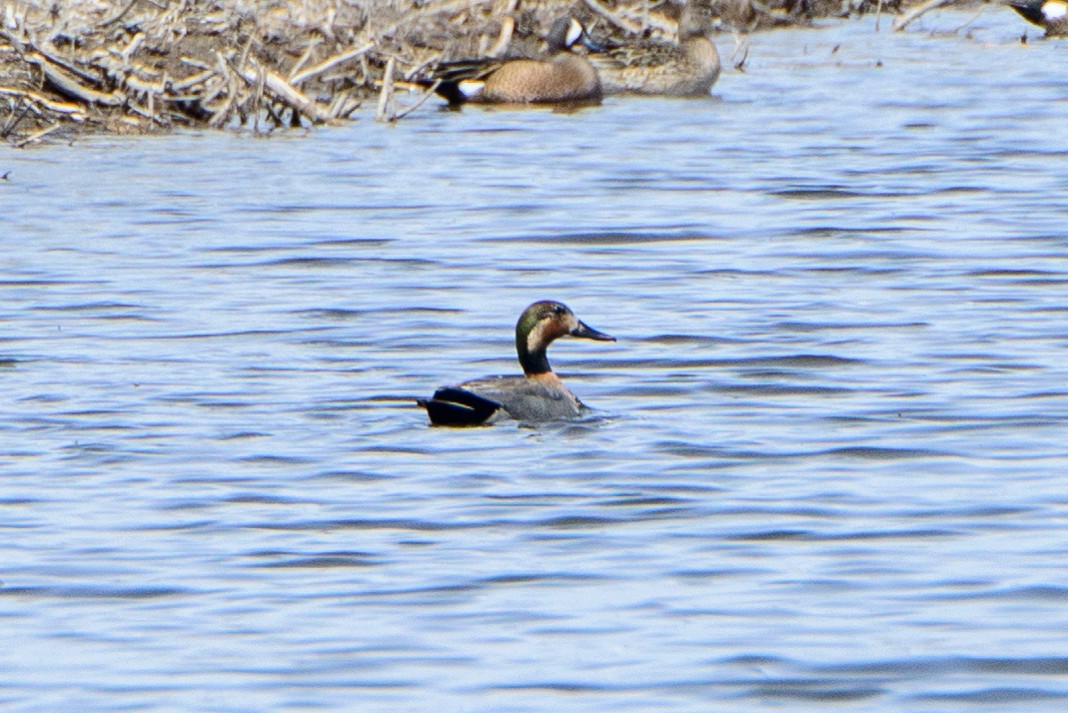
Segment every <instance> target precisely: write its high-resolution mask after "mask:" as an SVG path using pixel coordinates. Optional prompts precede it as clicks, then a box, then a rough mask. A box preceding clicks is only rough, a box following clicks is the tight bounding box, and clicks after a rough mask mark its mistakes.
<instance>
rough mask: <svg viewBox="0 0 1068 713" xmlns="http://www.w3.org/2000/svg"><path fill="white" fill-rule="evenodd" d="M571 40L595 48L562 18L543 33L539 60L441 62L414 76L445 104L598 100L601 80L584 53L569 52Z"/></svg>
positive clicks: (570, 21)
mask: <svg viewBox="0 0 1068 713" xmlns="http://www.w3.org/2000/svg"><path fill="white" fill-rule="evenodd" d="M577 42H582V43H583V44H587V45H588V46H591V47H596V46H595V45H593V44H592V42H591V41H590V40H589V36H588V35H586V29H585V28H584V27H583V26H582V24H581V23H579V22H578V21H577V20H574V19H572V18H563V19H561V20H558V21H557V22H556V23H555V24H554V25H553V28H552V29H551V30H550V32H549V37H548V45H549V56H548V57H546V58H544V59H496V58H492V57H484V58H479V59H465V60H459V61H455V62H446V63H444V64H441V65H439V66H438V67H436V68H435V70H434V72H433V73H432V74H431V76H430V77H429V78H427V79H422V80H419V84H421V85H423V86H428V87H429V86H433V87H435V91H437V93H438V94H440V95H441V96H443V97H445V98H446V99H448V100H449V103H451V104H463V103H465V102H480V103H496V104H526V103H561V102H573V101H590V100H597V99H600V98H601V81H600V78H599V76H598V75H597V70H595V69H594V68H593V65H592V64H590V62H589V60H587V59H586V58H585V57H582V56H579V55H577V54H574V53H572V52H571V51H570V50H571V47H572V45H574V44H575V43H577ZM597 49H599V48H597Z"/></svg>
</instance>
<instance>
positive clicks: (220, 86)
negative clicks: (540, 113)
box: [0, 0, 956, 147]
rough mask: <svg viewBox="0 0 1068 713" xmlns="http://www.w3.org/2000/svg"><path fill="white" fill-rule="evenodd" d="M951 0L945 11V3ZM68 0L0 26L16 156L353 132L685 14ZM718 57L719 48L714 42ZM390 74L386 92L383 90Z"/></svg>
mask: <svg viewBox="0 0 1068 713" xmlns="http://www.w3.org/2000/svg"><path fill="white" fill-rule="evenodd" d="M694 1H698V2H707V3H710V5H711V6H712V7H714V8H715V11H716V13H717V14H716V16H717V17H719V18H720V24H721V27H722V30H723V31H722V32H720V33H718V34H717V35H716V36H715V37H713V39H714V40H716V39H717V37H720V38H723V40H728V39H730V38H731V37H732V36H734V37H737V36H739V35H740V36H742V37H744V36H745V35H747V34H749V33H750V32H761V31H766V30H773V29H775V28H777V27H798V26H802V27H803V26H814V25H813V21H814V20H818V19H820V18H830V17H845V16H855V15H861V14H866V13H868V12H874V11H875V10H876V9H877V8H878V9H879V11H880V12H882V13H883V14H886V15H887V16H889V15H891V14H892V13H894V12H900V11H901V10H902V8H901V7H900V6H899V5H897V4H894V3H883V4H882V5H876V4H875V3H873V2H871V0H859V1H858V2H853V3H847V4H846V5H845V7H847V8H848V9H849V11H848V12H843V7H844V6H843V4H842V3H840V2H830V1H829V0H814V1H809V2H807V3H805V4H804V9H803V10H802V9H800V8H801V5H800V4H798V0H778V1H779V2H782V3H783V4H782V5H781V6H772V7H768V6H765V5H762V4H759V3H755V2H754V0H694ZM955 1H956V0H948V2H955ZM259 5H260V4H258V3H255V2H251V1H244V0H217V1H216V2H205V1H203V0H179V1H178V2H176V3H173V2H167V3H164V4H160V3H154V2H150V1H149V0H122V1H121V2H105V1H103V0H70V1H69V2H67V3H64V4H63V5H62V6H60V4H58V3H57V4H48V3H33V2H31V3H19V4H8V5H6V6H5V7H4V9H3V15H2V17H0V138H3V139H4V140H5V141H6V142H7V143H9V144H10V145H13V146H16V147H20V146H26V145H28V144H31V143H36V142H39V141H41V140H44V139H46V138H50V139H51V140H56V139H69V138H73V137H75V136H77V135H82V134H87V133H88V134H147V133H159V132H167V131H170V130H173V129H179V128H195V129H196V128H199V129H242V130H252V131H254V132H257V133H269V132H270V131H272V130H273V129H275V128H282V127H297V126H304V127H310V126H314V125H322V124H332V123H339V122H344V121H347V120H351V119H352V118H353V115H354V112H356V110H357V109H359V108H360V107H362V106H365V105H367V104H370V103H372V102H375V101H377V102H378V111H377V113H376V115H377V117H378V119H380V120H385V121H393V120H396V119H399V118H402V117H403V116H404V114H405V113H406V112H407V111H410V110H411V109H413V108H414V107H409V109H408V110H406V111H405V112H402V113H400V114H398V113H396V111H395V109H394V107H393V106H392V102H391V101H390V96H389V95H390V94H391V92H392V87H393V85H394V83H397V84H399V85H401V86H403V85H404V83H405V81H406V80H408V79H409V78H411V77H412V76H414V75H416V74H418V73H419V72H420V71H422V70H424V69H425V68H426V67H427V66H429V65H431V64H433V63H434V62H436V61H438V60H440V59H445V58H457V57H470V56H486V55H489V56H506V55H516V56H523V55H527V56H529V55H535V54H537V53H538V51H539V45H540V41H541V33H542V32H544V28H546V27H548V26H549V24H551V22H552V20H554V19H555V18H556V17H559V16H561V15H566V14H571V15H573V16H575V17H578V18H579V19H580V20H582V21H583V22H584V23H586V25H587V27H588V28H589V29H590V32H591V34H593V35H594V36H595V37H597V38H599V39H601V40H608V41H613V42H626V41H627V40H628V39H632V38H634V37H635V36H654V37H661V38H667V39H670V38H672V37H673V35H674V31H675V22H676V20H677V18H678V13H679V7H678V6H677V5H674V4H670V3H662V4H660V5H655V4H653V3H650V2H647V1H646V0H618V1H617V2H609V1H608V0H573V1H566V0H530V1H528V2H524V1H523V0H431V1H430V2H428V3H426V4H424V5H422V6H420V7H418V8H413V3H412V2H410V1H409V2H401V1H400V0H374V2H372V3H370V4H368V5H364V6H357V5H349V4H342V3H339V2H336V1H335V0H306V1H305V2H288V3H278V4H274V5H271V6H269V7H266V8H263V7H259ZM717 43H718V44H720V45H722V44H723V41H722V40H720V41H718V42H717ZM386 78H389V81H384V80H385V79H386Z"/></svg>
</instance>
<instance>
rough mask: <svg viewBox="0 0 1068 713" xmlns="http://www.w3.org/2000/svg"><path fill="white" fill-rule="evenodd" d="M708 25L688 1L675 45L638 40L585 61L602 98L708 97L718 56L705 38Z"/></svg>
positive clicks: (707, 19) (716, 75)
mask: <svg viewBox="0 0 1068 713" xmlns="http://www.w3.org/2000/svg"><path fill="white" fill-rule="evenodd" d="M711 30H712V19H711V18H710V17H709V15H708V13H707V12H706V11H705V10H704V9H703V8H701V7H698V6H697V5H695V4H693V1H692V0H691V2H690V3H688V4H687V6H686V8H685V9H684V10H683V13H682V17H680V18H679V29H678V43H677V44H676V43H671V42H662V41H657V40H640V41H637V42H634V43H630V44H626V45H622V46H619V47H614V48H611V49H607V50H605V51H603V52H597V53H593V54H591V55H590V61H591V62H592V63H593V65H594V67H596V68H597V72H598V74H600V76H601V86H602V88H603V90H604V93H605V94H617V93H633V94H659V95H666V96H699V95H706V94H708V93H709V92H710V91H711V89H712V85H714V84H715V83H716V80H717V79H718V78H719V74H720V60H719V52H718V51H717V50H716V45H715V44H714V43H713V42H712V40H710V39H709V38H708V33H709V32H710V31H711Z"/></svg>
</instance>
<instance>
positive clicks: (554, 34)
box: [545, 17, 604, 54]
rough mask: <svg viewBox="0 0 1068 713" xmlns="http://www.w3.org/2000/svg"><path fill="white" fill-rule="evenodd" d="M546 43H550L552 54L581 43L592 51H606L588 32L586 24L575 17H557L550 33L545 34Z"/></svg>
mask: <svg viewBox="0 0 1068 713" xmlns="http://www.w3.org/2000/svg"><path fill="white" fill-rule="evenodd" d="M545 43H546V45H548V48H549V53H550V54H555V53H557V52H563V51H564V50H569V49H571V48H572V47H574V46H575V45H577V44H581V45H582V46H583V47H585V48H586V49H588V50H589V51H591V52H603V51H604V48H603V47H601V45H599V44H597V43H596V42H594V41H593V40H592V39H591V38H590V35H589V33H587V32H586V26H585V25H583V24H582V23H581V22H579V21H578V20H576V19H575V18H573V17H561V18H557V20H556V21H555V22H554V23H553V24H552V27H550V28H549V34H548V35H546V36H545Z"/></svg>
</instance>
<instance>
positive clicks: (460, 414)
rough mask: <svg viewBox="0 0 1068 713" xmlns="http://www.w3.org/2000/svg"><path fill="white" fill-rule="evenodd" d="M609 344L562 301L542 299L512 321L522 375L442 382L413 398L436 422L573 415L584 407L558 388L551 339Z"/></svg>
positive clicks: (563, 388) (610, 339)
mask: <svg viewBox="0 0 1068 713" xmlns="http://www.w3.org/2000/svg"><path fill="white" fill-rule="evenodd" d="M566 336H570V337H581V338H583V339H594V340H597V341H599V342H614V341H616V339H615V337H610V336H609V335H607V334H605V333H603V332H598V331H597V330H596V329H593V328H592V327H590V326H588V325H587V324H585V323H584V322H582V321H580V320H579V319H578V317H576V316H575V313H574V312H572V311H571V309H570V308H568V306H567V305H564V304H561V303H559V302H553V301H550V300H545V301H541V302H535V303H534V304H532V305H530V306H529V307H527V308H526V309H525V310H523V314H521V315H520V316H519V321H518V322H516V325H515V348H516V351H517V352H518V353H519V364H520V366H522V367H523V376H496V377H487V378H484V379H475V380H473V381H465V382H464V383H462V384H459V385H457V386H446V387H444V388H441V389H438V390H437V391H435V392H434V396H433V397H431V398H429V399H418V403H419V405H420V406H422V407H423V408H425V409H426V412H427V415H429V416H430V422H431V423H433V424H434V425H436V426H477V425H479V424H483V423H486V422H488V421H490V420H496V419H497V418H500V417H504V416H510V417H512V418H514V419H516V420H519V421H553V420H557V419H566V418H575V417H576V416H579V415H580V414H581V413H582V411H583V410H584V409H585V408H586V407H585V406H584V405H583V404H582V402H581V401H579V400H578V398H577V397H576V396H575V395H574V394H573V393H571V391H570V390H569V389H568V388H567V387H566V386H564V382H563V381H561V380H560V377H559V376H557V375H556V374H555V373H554V372H553V370H552V367H551V366H549V360H548V358H547V357H546V356H545V350H546V349H547V348H548V346H549V344H551V343H552V342H553V340H554V339H556V338H557V337H566Z"/></svg>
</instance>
